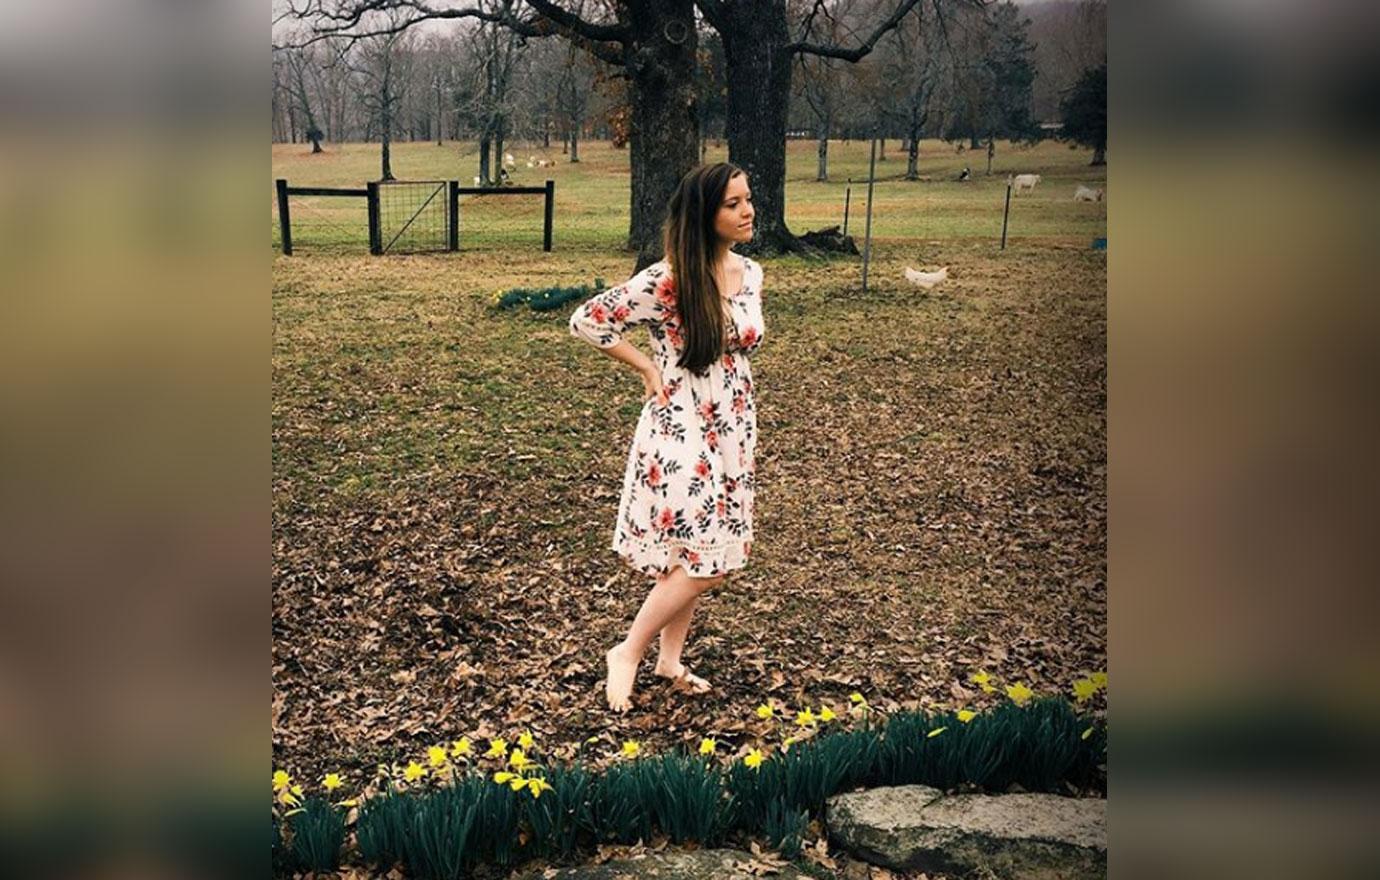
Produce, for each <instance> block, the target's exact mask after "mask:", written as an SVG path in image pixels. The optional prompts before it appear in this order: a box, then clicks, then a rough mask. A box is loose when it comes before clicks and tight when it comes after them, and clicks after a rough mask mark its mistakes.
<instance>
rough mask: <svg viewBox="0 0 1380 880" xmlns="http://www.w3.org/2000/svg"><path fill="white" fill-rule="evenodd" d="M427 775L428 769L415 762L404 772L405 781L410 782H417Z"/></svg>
mask: <svg viewBox="0 0 1380 880" xmlns="http://www.w3.org/2000/svg"><path fill="white" fill-rule="evenodd" d="M425 775H426V768H425V767H423V766H422V765H421V764H418V763H417V762H416V761H413V762H412V763H410V764H408V765H407V769H406V770H404V771H403V779H406V780H407V781H408V782H416V781H417V780H418V779H421V778H422V777H423V776H425Z"/></svg>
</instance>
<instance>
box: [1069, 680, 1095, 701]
mask: <svg viewBox="0 0 1380 880" xmlns="http://www.w3.org/2000/svg"><path fill="white" fill-rule="evenodd" d="M1095 693H1097V685H1095V684H1093V681H1092V679H1090V678H1080V679H1078V680H1077V681H1075V682H1074V683H1073V698H1074V699H1075V700H1076V701H1078V702H1080V703H1086V702H1087V701H1088V700H1091V699H1092V696H1093V694H1095Z"/></svg>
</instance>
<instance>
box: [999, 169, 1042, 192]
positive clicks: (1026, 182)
mask: <svg viewBox="0 0 1380 880" xmlns="http://www.w3.org/2000/svg"><path fill="white" fill-rule="evenodd" d="M1006 182H1007V183H1009V184H1010V185H1011V188H1012V189H1014V190H1015V191H1016V195H1020V194H1021V193H1023V192H1034V191H1035V185H1036V184H1037V183H1039V182H1040V175H1038V174H1017V175H1015V176H1014V177H1008V178H1006Z"/></svg>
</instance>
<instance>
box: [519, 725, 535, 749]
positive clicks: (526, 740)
mask: <svg viewBox="0 0 1380 880" xmlns="http://www.w3.org/2000/svg"><path fill="white" fill-rule="evenodd" d="M536 741H537V739H536V737H534V736H532V731H530V730H524V731H523V732H522V734H521V735H520V736H518V745H520V746H522V747H523V748H524V749H530V748H531V747H532V743H534V742H536Z"/></svg>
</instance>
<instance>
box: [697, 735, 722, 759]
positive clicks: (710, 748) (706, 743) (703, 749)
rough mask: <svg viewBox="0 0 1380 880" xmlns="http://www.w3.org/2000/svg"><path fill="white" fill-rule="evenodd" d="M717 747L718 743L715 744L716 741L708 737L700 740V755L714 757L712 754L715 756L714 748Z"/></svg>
mask: <svg viewBox="0 0 1380 880" xmlns="http://www.w3.org/2000/svg"><path fill="white" fill-rule="evenodd" d="M717 745H718V743H716V742H714V740H712V739H709V738H708V737H706V738H705V739H702V740H700V754H701V755H712V754H714V748H715V747H716V746H717Z"/></svg>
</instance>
